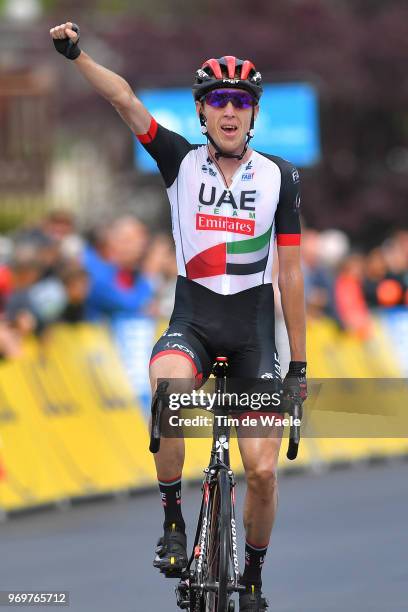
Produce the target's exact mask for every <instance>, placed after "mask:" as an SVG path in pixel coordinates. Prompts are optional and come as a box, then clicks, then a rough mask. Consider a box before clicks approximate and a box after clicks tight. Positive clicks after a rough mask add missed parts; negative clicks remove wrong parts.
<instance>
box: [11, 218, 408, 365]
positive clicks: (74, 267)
mask: <svg viewBox="0 0 408 612" xmlns="http://www.w3.org/2000/svg"><path fill="white" fill-rule="evenodd" d="M302 253H303V268H304V274H305V293H306V306H307V313H308V316H309V317H311V318H319V317H331V318H332V319H333V320H334V321H336V322H337V324H338V325H339V327H340V328H343V329H347V330H349V331H352V332H353V333H356V334H358V335H359V336H360V337H361V338H362V339H368V338H369V337H370V331H371V319H370V311H371V310H372V309H377V308H392V307H396V306H403V307H404V306H405V307H407V306H408V230H403V229H400V230H396V231H395V232H393V233H392V234H390V235H389V236H388V237H387V239H386V240H385V241H384V242H382V243H381V244H379V245H378V246H376V247H374V248H372V249H370V250H368V251H366V252H364V251H361V250H356V249H353V248H352V247H351V245H350V241H349V238H348V237H347V235H346V234H345V233H344V232H342V231H340V230H331V229H328V230H324V231H320V232H319V231H317V230H315V229H312V228H310V227H305V228H304V230H303V236H302ZM0 258H1V259H0V354H1V355H2V357H12V356H18V355H19V354H21V351H22V347H23V340H24V337H25V336H27V335H31V334H37V335H39V336H41V334H43V333H44V332H45V331H46V329H47V327H48V326H49V325H50V324H52V323H56V322H64V323H70V324H75V323H79V322H82V321H90V322H112V321H117V320H118V319H119V318H124V317H128V318H134V317H141V316H142V317H155V318H158V317H161V318H164V319H166V318H168V317H169V316H170V314H171V311H172V306H173V298H174V289H175V282H176V275H177V268H176V261H175V254H174V245H173V241H172V238H171V236H170V235H169V234H166V233H152V232H151V231H149V228H148V227H147V226H146V224H145V223H143V222H142V221H140V220H139V219H138V218H137V217H136V216H134V215H130V214H127V215H123V216H118V217H116V218H113V219H110V220H109V221H106V222H101V223H99V224H98V225H94V226H93V227H92V228H90V229H89V230H87V231H82V232H80V231H79V228H78V227H77V223H76V219H75V217H74V215H73V214H72V213H71V212H69V211H66V210H62V209H61V210H58V209H55V210H53V211H50V212H49V213H48V214H47V215H46V216H45V217H44V218H43V219H41V220H40V221H39V222H38V223H37V224H35V225H31V226H27V227H25V228H19V230H17V231H16V232H14V233H13V234H12V235H11V236H8V237H6V236H2V237H1V238H0ZM276 300H277V312H278V314H279V313H280V307H279V291H276Z"/></svg>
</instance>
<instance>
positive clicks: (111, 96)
mask: <svg viewBox="0 0 408 612" xmlns="http://www.w3.org/2000/svg"><path fill="white" fill-rule="evenodd" d="M50 35H51V37H52V38H71V39H72V40H73V41H74V42H75V41H76V40H77V38H78V37H77V34H76V33H75V32H74V30H72V22H70V21H67V22H66V23H63V24H61V25H59V26H56V27H55V28H52V29H51V30H50ZM73 62H74V64H75V66H76V67H77V68H78V70H79V72H80V73H81V74H82V75H83V76H84V77H85V79H86V80H87V81H88V83H90V84H91V85H92V86H93V88H94V89H95V90H96V91H97V92H98V93H99V94H100V95H101V96H103V97H104V98H105V99H106V100H108V102H110V103H111V104H112V106H113V107H114V108H115V109H116V110H117V112H118V113H119V114H120V116H121V117H122V119H123V120H124V121H125V122H126V123H127V124H128V126H129V127H130V129H131V130H132V131H133V132H134V133H135V134H145V133H146V132H147V131H148V129H149V126H150V121H151V116H150V114H149V112H148V110H147V109H146V108H145V107H144V106H143V104H142V103H141V102H140V100H139V99H138V98H137V97H136V96H135V94H134V93H133V91H132V89H131V87H130V85H129V83H128V82H127V81H126V80H125V79H124V78H122V77H121V76H119V75H118V74H115V73H114V72H112V71H111V70H108V69H107V68H104V67H103V66H101V65H100V64H97V63H96V62H95V61H94V60H93V59H92V58H91V57H90V56H89V55H88V54H87V53H85V52H84V51H81V54H80V55H79V57H78V58H77V59H75V60H73Z"/></svg>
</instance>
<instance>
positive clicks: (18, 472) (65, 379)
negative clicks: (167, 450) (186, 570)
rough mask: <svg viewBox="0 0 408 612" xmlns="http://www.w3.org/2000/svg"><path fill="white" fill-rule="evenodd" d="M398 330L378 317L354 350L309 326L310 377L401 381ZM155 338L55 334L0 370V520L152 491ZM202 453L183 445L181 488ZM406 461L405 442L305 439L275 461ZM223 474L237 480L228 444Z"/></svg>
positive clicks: (148, 331)
mask: <svg viewBox="0 0 408 612" xmlns="http://www.w3.org/2000/svg"><path fill="white" fill-rule="evenodd" d="M398 326H401V333H400V334H398ZM407 327H408V313H407V311H406V310H405V311H401V312H398V313H389V314H382V315H381V316H378V317H377V318H376V320H375V333H374V334H373V336H372V338H371V339H370V340H368V341H366V342H362V341H361V340H359V339H358V338H356V337H353V336H352V335H349V334H346V333H345V332H343V331H341V330H339V329H338V327H337V326H336V324H335V323H333V322H331V321H327V320H320V321H315V322H311V323H310V324H309V328H308V343H309V347H308V355H309V375H310V376H311V377H323V378H329V377H360V378H363V377H366V378H375V377H381V378H385V377H390V378H392V377H402V376H404V375H405V376H406V362H407V361H408V359H407V355H408V353H407V352H406V349H405V348H404V346H406V344H404V342H405V339H404V338H406V337H407V331H406V330H407ZM163 328H164V324H163V323H159V324H158V323H154V322H152V321H151V320H146V319H136V320H133V321H121V322H118V323H117V324H115V325H114V326H113V327H112V329H110V330H108V329H106V328H104V327H98V326H91V325H86V324H83V325H79V326H73V327H71V326H57V327H55V328H53V329H51V330H49V332H48V333H47V335H46V336H45V337H44V338H42V339H41V341H35V340H32V341H30V342H29V343H28V344H27V347H26V350H25V353H24V355H23V356H22V357H21V358H19V359H16V360H12V361H8V362H3V363H2V364H1V365H0V510H1V511H3V512H9V511H15V510H19V509H24V508H29V507H34V506H38V505H43V504H50V503H63V502H64V501H65V500H70V499H73V498H74V499H75V498H81V497H88V496H95V495H100V494H107V493H115V492H118V491H123V490H129V489H132V490H133V489H138V488H143V487H146V486H151V485H153V484H154V482H155V470H154V462H153V458H152V456H151V455H150V454H149V452H148V450H147V448H148V431H147V415H148V409H149V401H150V400H149V390H148V378H147V364H148V356H149V352H150V350H151V346H152V344H153V341H154V338H155V336H157V335H158V334H159V333H161V331H162V330H163ZM390 330H392V331H390ZM404 334H405V336H404ZM396 339H397V345H398V346H397V345H396ZM404 351H405V352H404ZM209 449H210V440H209V439H194V440H187V460H186V466H185V470H184V475H185V477H186V478H190V479H193V478H197V477H199V476H200V474H201V470H202V468H203V460H205V459H206V457H207V454H208V452H209ZM405 453H408V440H407V439H404V438H365V439H342V438H332V439H325V438H305V439H303V440H302V443H301V450H300V454H299V457H298V460H297V461H296V462H294V463H291V462H288V461H287V460H286V458H285V456H284V453H281V467H284V468H288V469H289V468H293V467H304V466H322V465H325V464H327V463H331V462H338V461H352V460H355V459H361V458H365V457H370V456H375V457H378V456H387V455H395V454H405ZM232 465H233V468H234V469H235V470H236V471H237V472H238V473H239V472H241V471H242V468H241V465H240V459H239V453H238V450H237V444H236V441H235V440H233V441H232Z"/></svg>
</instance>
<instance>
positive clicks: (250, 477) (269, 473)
mask: <svg viewBox="0 0 408 612" xmlns="http://www.w3.org/2000/svg"><path fill="white" fill-rule="evenodd" d="M246 480H247V486H248V489H249V490H250V491H251V493H253V494H255V495H256V496H258V497H262V498H263V499H265V500H267V499H269V498H270V497H271V496H272V495H273V494H274V493H275V491H276V489H277V487H278V476H277V472H276V468H274V467H271V466H262V465H259V466H256V467H253V468H251V469H249V470H247V472H246Z"/></svg>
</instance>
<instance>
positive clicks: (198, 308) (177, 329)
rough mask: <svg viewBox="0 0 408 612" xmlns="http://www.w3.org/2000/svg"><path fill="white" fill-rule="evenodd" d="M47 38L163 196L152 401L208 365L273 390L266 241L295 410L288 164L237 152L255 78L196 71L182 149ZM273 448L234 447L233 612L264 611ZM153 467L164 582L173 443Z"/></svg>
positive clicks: (174, 539) (210, 66)
mask: <svg viewBox="0 0 408 612" xmlns="http://www.w3.org/2000/svg"><path fill="white" fill-rule="evenodd" d="M50 33H51V36H52V38H53V40H54V44H55V47H56V49H57V51H59V52H60V53H62V54H63V55H65V57H67V58H68V59H71V60H73V61H74V63H75V65H76V67H77V68H78V70H79V71H80V72H81V74H82V75H83V76H84V77H85V78H86V79H87V80H88V82H89V83H90V84H91V85H92V86H93V87H94V88H95V89H96V90H97V91H98V92H99V93H100V94H101V95H102V96H103V97H104V98H106V99H107V100H108V101H109V102H110V103H111V104H112V105H113V106H114V108H115V109H116V110H117V112H118V113H119V114H120V116H121V117H122V118H123V120H124V121H125V122H126V123H127V125H128V126H129V127H130V129H131V130H132V131H133V132H134V134H136V136H137V138H138V139H139V141H140V142H141V144H142V145H143V146H144V147H145V149H146V150H147V151H148V152H149V153H150V155H152V157H153V158H154V159H155V160H156V162H157V165H158V168H159V170H160V172H161V174H162V177H163V179H164V181H165V184H166V187H167V192H168V197H169V200H170V205H171V216H172V225H173V236H174V240H175V244H176V255H177V265H178V279H177V287H176V295H175V306H174V311H173V314H172V317H171V320H170V325H169V328H168V329H167V330H166V331H165V333H164V334H163V336H162V337H161V338H160V339H159V340H158V342H157V344H156V345H155V347H154V349H153V352H152V359H151V363H150V377H151V382H152V392H154V391H155V388H156V381H157V380H158V379H176V378H180V379H188V380H191V381H193V380H194V381H195V384H197V385H199V384H200V382H201V381H202V380H204V379H205V378H207V377H208V376H209V374H210V372H211V366H212V363H213V361H214V358H215V356H217V355H219V354H222V355H227V356H228V359H229V375H230V376H232V377H234V378H240V377H241V378H248V377H251V378H260V377H264V378H280V366H279V359H278V355H277V352H276V349H275V340H274V297H273V288H272V262H273V256H274V241H275V238H276V242H277V253H278V259H279V288H280V293H281V301H282V307H283V313H284V317H285V322H286V327H287V331H288V336H289V343H290V350H291V359H292V360H291V362H290V366H289V371H288V373H287V375H286V378H285V381H284V385H285V386H286V387H287V388H288V389H290V390H291V391H292V392H293V393H296V394H297V395H298V396H299V397H302V398H303V399H304V398H305V396H306V378H305V375H306V355H305V313H304V292H303V276H302V272H301V267H300V222H299V204H300V195H299V173H298V171H297V169H296V168H294V167H293V166H292V164H290V163H289V162H287V161H285V160H283V159H281V158H279V157H275V156H271V155H266V154H263V153H259V152H256V151H254V150H252V149H251V148H250V147H249V142H250V139H251V138H252V135H253V130H254V124H255V121H256V118H257V115H258V112H259V100H260V97H261V95H262V82H261V75H260V73H259V72H258V71H257V70H256V68H255V66H254V65H253V64H252V63H251V62H250V61H248V60H245V61H242V60H238V59H237V58H235V57H233V56H225V57H222V58H220V59H210V60H208V61H206V62H205V63H204V64H203V66H202V67H201V68H200V69H198V70H197V72H196V74H195V81H194V85H193V95H194V100H195V104H196V109H197V115H198V118H199V121H200V124H201V129H202V132H203V133H204V134H206V136H207V139H208V142H207V145H193V144H190V143H189V142H187V140H186V139H185V138H183V137H182V136H181V135H179V134H176V133H174V132H171V131H170V130H168V129H166V128H165V127H163V126H161V125H159V124H157V122H156V120H155V119H154V117H152V116H151V115H150V114H149V112H148V110H147V109H146V108H145V107H144V106H143V104H142V103H141V102H140V100H138V98H137V97H136V96H135V94H134V92H133V91H132V89H131V87H130V86H129V84H128V83H127V82H126V81H125V80H124V79H123V78H121V77H120V76H118V75H116V74H114V73H113V72H111V71H110V70H107V69H106V68H104V67H102V66H100V65H98V64H97V63H95V62H94V61H93V60H92V59H91V57H89V55H87V54H86V53H85V52H84V51H81V50H80V49H79V47H78V38H79V36H78V33H77V32H76V28H74V29H73V25H72V23H70V22H67V23H64V24H61V25H60V26H57V27H55V28H52V29H51V31H50ZM192 384H193V383H192ZM280 443H281V434H280V433H279V432H277V431H271V433H270V435H268V436H265V437H262V438H259V439H254V438H245V437H241V438H240V439H239V448H240V452H241V456H242V461H243V465H244V469H245V473H246V481H247V492H246V499H245V507H244V526H245V531H246V546H245V571H244V573H243V575H242V578H241V580H242V583H243V584H244V585H245V586H246V589H245V592H243V593H241V594H240V610H241V612H259V611H262V610H265V609H266V607H267V602H266V600H265V599H264V598H263V596H262V580H261V571H262V565H263V562H264V559H265V554H266V551H267V547H268V544H269V539H270V534H271V530H272V526H273V522H274V518H275V514H276V508H277V476H276V472H277V462H278V455H279V448H280ZM155 460H156V468H157V476H158V481H159V487H160V492H161V496H162V500H163V506H164V513H165V522H164V535H163V537H162V538H161V539H160V540H159V548H158V551H157V557H156V560H155V565H156V566H157V567H159V568H160V570H161V571H162V572H163V573H165V574H166V575H171V572H172V570H174V569H180V568H183V567H185V565H186V563H187V552H186V536H185V524H184V520H183V516H182V511H181V473H182V468H183V462H184V441H183V439H180V438H176V439H171V438H165V439H163V440H162V444H161V449H160V452H159V453H158V454H157V455H156V458H155Z"/></svg>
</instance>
